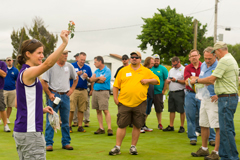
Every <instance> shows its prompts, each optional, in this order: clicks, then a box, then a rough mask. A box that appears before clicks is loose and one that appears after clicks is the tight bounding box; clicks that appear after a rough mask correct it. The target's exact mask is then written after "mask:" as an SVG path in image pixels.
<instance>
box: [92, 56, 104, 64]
mask: <svg viewBox="0 0 240 160" xmlns="http://www.w3.org/2000/svg"><path fill="white" fill-rule="evenodd" d="M94 59H96V60H97V61H98V62H100V61H101V62H102V64H104V60H103V57H102V56H97V57H94Z"/></svg>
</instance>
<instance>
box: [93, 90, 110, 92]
mask: <svg viewBox="0 0 240 160" xmlns="http://www.w3.org/2000/svg"><path fill="white" fill-rule="evenodd" d="M94 91H97V92H99V91H109V90H94Z"/></svg>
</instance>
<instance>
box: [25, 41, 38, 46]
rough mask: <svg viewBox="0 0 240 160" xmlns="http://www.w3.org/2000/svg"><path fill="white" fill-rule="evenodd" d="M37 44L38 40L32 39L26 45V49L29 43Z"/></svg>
mask: <svg viewBox="0 0 240 160" xmlns="http://www.w3.org/2000/svg"><path fill="white" fill-rule="evenodd" d="M37 42H39V40H37V39H32V40H31V41H30V42H29V43H28V45H26V47H27V46H29V45H30V44H31V43H37Z"/></svg>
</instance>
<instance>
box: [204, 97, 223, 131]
mask: <svg viewBox="0 0 240 160" xmlns="http://www.w3.org/2000/svg"><path fill="white" fill-rule="evenodd" d="M199 125H200V126H201V127H211V128H219V121H218V103H217V102H211V99H208V100H202V101H201V106H200V113H199Z"/></svg>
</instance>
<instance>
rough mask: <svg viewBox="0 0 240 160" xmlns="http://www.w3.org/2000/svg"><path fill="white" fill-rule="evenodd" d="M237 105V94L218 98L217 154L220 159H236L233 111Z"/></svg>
mask: <svg viewBox="0 0 240 160" xmlns="http://www.w3.org/2000/svg"><path fill="white" fill-rule="evenodd" d="M237 105H238V96H233V97H230V96H229V97H219V98H218V116H219V127H220V146H219V156H220V157H221V160H233V159H234V160H238V159H239V158H238V151H237V146H236V142H235V139H234V137H235V129H234V122H233V118H234V113H235V112H236V108H237Z"/></svg>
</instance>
